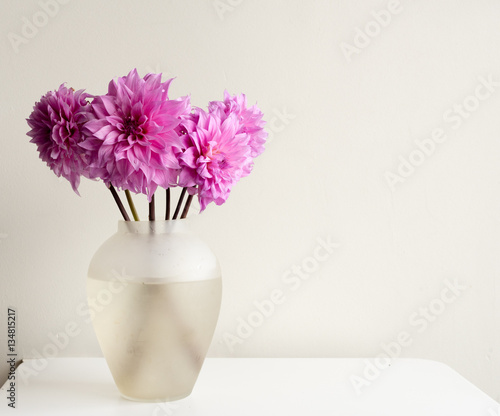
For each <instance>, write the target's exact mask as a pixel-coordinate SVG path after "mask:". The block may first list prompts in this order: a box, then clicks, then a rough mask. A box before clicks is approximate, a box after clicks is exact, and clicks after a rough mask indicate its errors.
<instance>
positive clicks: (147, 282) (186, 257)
mask: <svg viewBox="0 0 500 416" xmlns="http://www.w3.org/2000/svg"><path fill="white" fill-rule="evenodd" d="M221 292H222V283H221V273H220V267H219V264H218V261H217V259H216V257H215V255H214V254H213V253H212V251H211V250H210V249H209V248H208V246H207V245H206V244H205V243H203V242H202V241H201V240H200V239H199V238H198V237H197V236H196V235H195V234H194V233H192V232H191V231H190V229H189V226H188V224H187V220H171V221H151V222H150V221H138V222H125V221H120V222H119V224H118V232H117V233H116V234H114V235H113V236H112V237H111V238H109V239H108V240H107V241H106V242H104V244H103V245H102V246H101V247H100V248H99V249H98V250H97V252H96V253H95V255H94V257H93V258H92V260H91V263H90V266H89V272H88V278H87V294H88V302H89V308H90V310H91V311H92V324H93V326H94V330H95V333H96V336H97V339H98V341H99V345H100V347H101V350H102V352H103V355H104V357H105V359H106V361H107V364H108V366H109V369H110V370H111V373H112V375H113V378H114V380H115V383H116V385H117V387H118V389H119V391H120V393H121V394H122V395H123V396H124V397H125V398H128V399H132V400H139V401H170V400H177V399H181V398H183V397H186V396H188V395H189V394H190V393H191V391H192V389H193V387H194V384H195V382H196V379H197V377H198V374H199V372H200V370H201V366H202V364H203V361H204V359H205V356H206V353H207V351H208V348H209V346H210V343H211V340H212V336H213V333H214V330H215V326H216V324H217V319H218V316H219V309H220V303H221V294H222V293H221Z"/></svg>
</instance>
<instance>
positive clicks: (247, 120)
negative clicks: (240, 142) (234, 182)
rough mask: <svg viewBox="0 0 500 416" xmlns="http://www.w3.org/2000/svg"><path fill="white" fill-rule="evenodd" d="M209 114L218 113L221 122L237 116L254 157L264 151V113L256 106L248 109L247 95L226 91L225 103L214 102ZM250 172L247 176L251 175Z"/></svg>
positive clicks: (240, 129) (210, 105)
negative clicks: (231, 116)
mask: <svg viewBox="0 0 500 416" xmlns="http://www.w3.org/2000/svg"><path fill="white" fill-rule="evenodd" d="M208 110H209V112H214V113H216V114H217V115H218V116H219V118H220V119H221V120H224V119H225V118H226V117H228V116H229V115H230V114H235V115H236V116H237V119H238V121H239V123H240V128H239V129H238V133H246V134H248V135H249V136H250V137H249V145H250V147H251V149H252V157H253V158H255V157H257V156H259V155H260V154H262V152H263V151H264V143H265V142H266V138H267V132H266V131H265V130H264V125H265V124H266V122H265V121H264V120H262V116H263V114H262V112H261V111H260V110H259V108H258V107H257V106H256V105H253V106H252V107H250V108H247V99H246V96H245V94H240V95H234V96H231V95H229V93H228V92H227V91H224V101H212V102H210V104H209V107H208ZM249 173H250V171H248V172H247V173H246V174H249Z"/></svg>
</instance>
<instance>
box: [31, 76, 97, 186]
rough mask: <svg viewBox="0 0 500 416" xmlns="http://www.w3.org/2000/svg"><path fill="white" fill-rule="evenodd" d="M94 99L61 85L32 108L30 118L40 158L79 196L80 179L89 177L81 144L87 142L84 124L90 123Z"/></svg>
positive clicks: (81, 91)
mask: <svg viewBox="0 0 500 416" xmlns="http://www.w3.org/2000/svg"><path fill="white" fill-rule="evenodd" d="M90 97H91V96H90V95H89V94H87V93H85V92H84V91H83V90H79V91H76V92H75V91H74V90H73V89H68V88H66V87H65V86H64V84H62V85H61V86H60V87H59V89H58V90H56V91H49V92H48V93H47V94H45V95H44V96H43V97H42V98H41V99H40V101H39V102H37V103H36V104H35V106H34V107H33V112H32V113H31V115H30V116H29V118H28V119H27V122H28V125H29V126H30V127H31V130H30V131H29V132H28V133H27V134H28V136H30V137H32V139H31V140H30V142H31V143H35V144H36V145H37V147H38V151H39V152H40V159H42V160H43V161H44V162H46V163H47V166H48V167H49V168H50V169H52V171H53V172H54V173H55V174H56V175H57V176H59V177H60V176H63V177H64V178H66V179H67V180H68V181H69V182H70V183H71V186H72V188H73V190H74V191H75V192H76V193H77V194H78V195H79V193H78V185H79V184H80V176H81V175H84V176H88V162H87V159H86V157H85V151H84V149H83V148H81V147H80V144H81V143H82V141H83V140H84V139H85V136H84V134H83V125H84V123H85V122H86V121H87V118H88V115H89V110H90V105H89V104H88V103H87V101H86V99H87V98H90Z"/></svg>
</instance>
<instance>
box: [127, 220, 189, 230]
mask: <svg viewBox="0 0 500 416" xmlns="http://www.w3.org/2000/svg"><path fill="white" fill-rule="evenodd" d="M188 230H189V227H188V220H187V219H177V220H168V221H118V232H119V233H121V234H171V233H174V232H186V231H188Z"/></svg>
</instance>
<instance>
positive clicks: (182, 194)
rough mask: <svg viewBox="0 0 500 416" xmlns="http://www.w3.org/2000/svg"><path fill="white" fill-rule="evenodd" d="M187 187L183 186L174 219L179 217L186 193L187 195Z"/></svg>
mask: <svg viewBox="0 0 500 416" xmlns="http://www.w3.org/2000/svg"><path fill="white" fill-rule="evenodd" d="M186 191H187V188H182V192H181V196H180V197H179V202H177V206H176V207H175V212H174V216H173V217H172V219H173V220H175V219H177V215H179V211H180V210H181V206H182V201H183V200H184V195H186Z"/></svg>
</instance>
